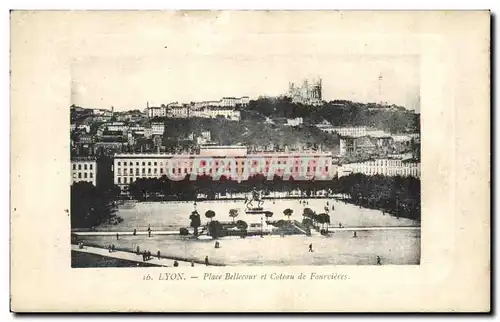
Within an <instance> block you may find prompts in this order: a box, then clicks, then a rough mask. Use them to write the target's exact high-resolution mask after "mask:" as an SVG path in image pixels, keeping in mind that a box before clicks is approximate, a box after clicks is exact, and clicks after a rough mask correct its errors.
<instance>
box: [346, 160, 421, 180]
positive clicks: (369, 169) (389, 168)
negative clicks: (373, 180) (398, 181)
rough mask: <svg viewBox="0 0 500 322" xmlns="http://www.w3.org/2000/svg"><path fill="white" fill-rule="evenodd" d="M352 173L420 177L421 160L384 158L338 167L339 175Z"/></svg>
mask: <svg viewBox="0 0 500 322" xmlns="http://www.w3.org/2000/svg"><path fill="white" fill-rule="evenodd" d="M352 173H362V174H365V175H369V176H370V175H377V174H379V175H384V176H405V177H416V178H420V162H418V161H416V160H413V159H409V160H401V159H396V158H383V159H373V160H367V161H363V162H355V163H348V164H343V165H341V166H339V168H338V176H339V177H342V176H346V175H349V174H352Z"/></svg>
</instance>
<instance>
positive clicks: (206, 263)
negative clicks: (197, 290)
mask: <svg viewBox="0 0 500 322" xmlns="http://www.w3.org/2000/svg"><path fill="white" fill-rule="evenodd" d="M205 266H208V256H205Z"/></svg>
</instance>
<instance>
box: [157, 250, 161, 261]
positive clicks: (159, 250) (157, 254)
mask: <svg viewBox="0 0 500 322" xmlns="http://www.w3.org/2000/svg"><path fill="white" fill-rule="evenodd" d="M157 255H158V259H160V250H158V253H157Z"/></svg>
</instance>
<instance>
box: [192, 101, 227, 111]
mask: <svg viewBox="0 0 500 322" xmlns="http://www.w3.org/2000/svg"><path fill="white" fill-rule="evenodd" d="M212 106H215V107H219V106H221V101H201V102H194V108H195V109H199V108H203V107H212Z"/></svg>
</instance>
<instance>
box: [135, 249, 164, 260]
mask: <svg viewBox="0 0 500 322" xmlns="http://www.w3.org/2000/svg"><path fill="white" fill-rule="evenodd" d="M137 248H138V249H139V246H137ZM158 252H159V251H158ZM151 258H152V257H151V252H150V251H149V250H145V251H143V252H142V261H143V262H145V261H147V260H150V259H151ZM158 258H160V256H158Z"/></svg>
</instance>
